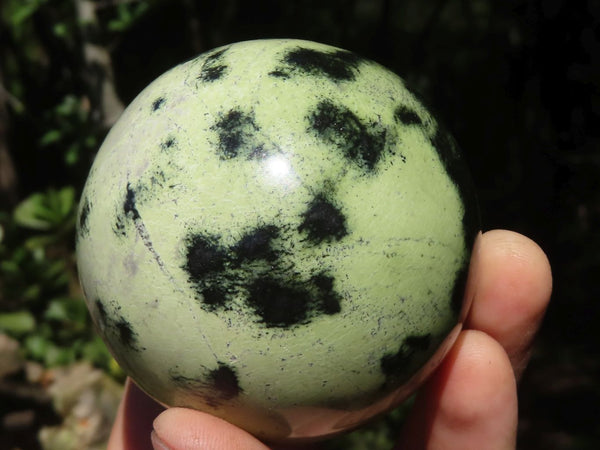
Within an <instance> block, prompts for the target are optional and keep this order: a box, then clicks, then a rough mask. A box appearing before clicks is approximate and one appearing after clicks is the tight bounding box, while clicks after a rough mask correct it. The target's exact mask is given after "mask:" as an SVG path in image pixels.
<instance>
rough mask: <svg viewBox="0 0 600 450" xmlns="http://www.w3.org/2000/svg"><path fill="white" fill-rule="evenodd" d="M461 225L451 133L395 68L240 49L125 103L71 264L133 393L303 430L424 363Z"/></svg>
mask: <svg viewBox="0 0 600 450" xmlns="http://www.w3.org/2000/svg"><path fill="white" fill-rule="evenodd" d="M478 230H479V220H478V212H477V205H476V201H475V199H474V195H473V192H472V189H471V184H470V179H469V175H468V171H467V169H466V167H465V165H464V162H463V161H462V159H461V156H460V154H459V151H458V149H457V147H456V145H455V142H454V140H453V139H452V138H451V137H450V136H449V135H448V134H447V133H446V132H445V131H444V130H443V129H442V128H441V127H440V125H439V124H438V122H437V121H436V119H435V118H434V117H432V115H431V114H430V113H429V112H428V111H427V109H426V108H425V107H424V106H423V104H422V103H421V101H420V100H419V99H418V98H417V97H416V96H415V95H414V94H413V93H412V92H411V91H409V90H408V89H407V87H406V85H405V83H404V81H403V80H402V79H401V78H399V77H398V76H397V75H395V74H393V73H392V72H390V71H389V70H387V69H386V68H384V67H382V66H380V65H378V64H376V63H374V62H372V61H369V60H367V59H364V58H361V57H360V56H357V55H355V54H353V53H350V52H348V51H345V50H341V49H338V48H334V47H330V46H327V45H323V44H318V43H315V42H309V41H300V40H292V39H273V40H257V41H248V42H241V43H236V44H232V45H228V46H224V47H221V48H218V49H215V50H211V51H209V52H206V53H204V54H202V55H200V56H198V57H197V58H195V59H193V60H191V61H188V62H186V63H184V64H181V65H179V66H177V67H175V68H173V69H171V70H170V71H168V72H166V73H165V74H164V75H162V76H161V77H159V78H158V79H157V80H155V81H154V82H152V83H151V84H150V85H149V86H148V87H147V88H146V89H144V90H143V91H142V92H141V93H140V94H139V95H138V97H137V98H136V99H135V100H134V101H133V102H132V103H131V105H129V107H128V108H127V109H126V110H125V112H124V113H123V115H122V117H121V118H120V119H119V121H118V122H117V123H116V124H115V126H114V127H113V129H112V130H111V131H110V133H109V135H108V136H107V138H106V140H105V142H104V143H103V145H102V147H101V148H100V150H99V152H98V155H97V157H96V160H95V161H94V164H93V167H92V169H91V172H90V174H89V178H88V180H87V183H86V185H85V188H84V191H83V195H82V199H81V203H80V208H79V217H78V230H77V258H78V268H79V274H80V279H81V284H82V287H83V290H84V293H85V297H86V301H87V304H88V307H89V310H90V313H91V315H92V318H93V320H94V323H95V325H96V327H97V329H98V332H99V333H100V335H101V336H102V338H103V339H104V341H105V342H106V344H107V345H108V347H109V348H110V350H111V352H112V353H113V355H114V357H115V359H116V360H117V362H118V363H119V364H120V365H121V366H122V368H123V369H124V370H125V372H126V373H127V374H128V375H130V376H131V377H132V378H133V380H135V382H136V383H137V384H138V385H139V386H140V387H141V388H142V389H143V390H145V391H146V392H147V393H148V394H149V395H150V396H152V397H153V398H155V399H156V400H157V401H159V402H161V403H162V404H164V405H167V406H181V407H189V408H195V409H198V410H202V411H206V412H209V413H211V414H214V415H216V416H219V417H222V418H224V419H226V420H228V421H230V422H232V423H234V424H236V425H238V426H240V427H242V428H244V429H246V430H248V431H249V432H251V433H253V434H255V435H256V436H258V437H259V438H262V439H266V440H274V441H284V440H294V439H295V440H301V439H317V438H322V437H326V436H329V435H331V434H334V433H338V432H341V431H344V430H347V429H350V428H353V427H356V426H359V425H360V424H362V423H364V422H365V421H367V420H369V419H370V418H372V417H373V416H375V415H377V414H380V413H383V412H385V411H387V410H389V409H390V408H393V407H394V406H396V405H398V403H399V402H401V401H402V400H404V399H405V398H406V397H407V396H408V395H410V394H411V393H412V392H413V391H414V390H415V389H416V388H417V387H418V386H419V385H420V384H421V383H422V382H423V380H424V379H425V378H426V377H427V376H428V375H429V374H430V373H431V372H432V371H433V370H434V369H435V367H436V366H437V365H438V364H439V362H440V361H441V359H442V358H443V356H444V354H445V352H446V350H447V349H448V347H449V346H450V345H451V344H452V343H453V341H454V338H455V337H456V334H457V332H458V331H459V330H460V327H461V322H462V319H463V318H464V315H465V312H466V309H467V308H468V305H466V304H463V301H462V298H463V293H464V287H465V282H466V276H467V272H468V266H469V259H470V253H471V248H472V245H473V242H474V239H475V236H476V234H477V232H478Z"/></svg>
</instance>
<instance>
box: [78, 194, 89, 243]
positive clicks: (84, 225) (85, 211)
mask: <svg viewBox="0 0 600 450" xmlns="http://www.w3.org/2000/svg"><path fill="white" fill-rule="evenodd" d="M90 209H91V205H90V202H89V200H88V199H87V198H84V199H83V203H82V205H81V209H80V211H79V220H78V225H79V229H78V235H79V236H85V235H87V234H88V233H89V232H90V230H89V227H88V217H89V215H90Z"/></svg>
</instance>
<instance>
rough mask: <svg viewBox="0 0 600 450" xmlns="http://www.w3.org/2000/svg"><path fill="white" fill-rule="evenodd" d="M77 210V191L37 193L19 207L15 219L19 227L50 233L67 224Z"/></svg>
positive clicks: (67, 189)
mask: <svg viewBox="0 0 600 450" xmlns="http://www.w3.org/2000/svg"><path fill="white" fill-rule="evenodd" d="M74 209H75V189H74V188H73V187H72V186H66V187H64V188H62V189H60V190H58V191H57V190H56V189H48V191H47V192H45V193H41V192H36V193H34V194H31V195H30V196H29V197H27V198H26V199H25V200H23V201H22V202H21V203H19V204H18V205H17V207H16V208H15V210H14V213H13V217H14V220H15V222H16V223H17V225H19V226H22V227H25V228H30V229H33V230H38V231H48V230H51V229H53V228H56V227H58V226H60V225H61V224H63V223H65V222H67V220H68V219H69V218H70V216H71V215H72V214H73V212H74Z"/></svg>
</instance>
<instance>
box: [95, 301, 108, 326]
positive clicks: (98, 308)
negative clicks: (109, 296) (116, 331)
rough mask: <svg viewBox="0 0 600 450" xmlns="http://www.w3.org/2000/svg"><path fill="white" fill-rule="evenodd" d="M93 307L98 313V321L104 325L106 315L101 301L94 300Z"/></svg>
mask: <svg viewBox="0 0 600 450" xmlns="http://www.w3.org/2000/svg"><path fill="white" fill-rule="evenodd" d="M95 305H96V311H98V319H99V320H100V323H101V324H103V325H105V324H106V320H107V314H106V308H105V307H104V303H102V300H100V299H96V301H95Z"/></svg>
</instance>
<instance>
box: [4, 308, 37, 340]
mask: <svg viewBox="0 0 600 450" xmlns="http://www.w3.org/2000/svg"><path fill="white" fill-rule="evenodd" d="M34 329H35V318H34V317H33V315H32V314H31V313H30V312H29V311H15V312H8V313H2V314H0V330H2V331H4V332H6V333H7V334H10V335H12V336H23V335H25V334H27V333H30V332H31V331H33V330H34Z"/></svg>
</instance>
